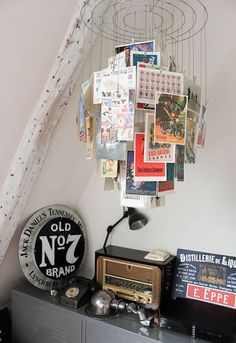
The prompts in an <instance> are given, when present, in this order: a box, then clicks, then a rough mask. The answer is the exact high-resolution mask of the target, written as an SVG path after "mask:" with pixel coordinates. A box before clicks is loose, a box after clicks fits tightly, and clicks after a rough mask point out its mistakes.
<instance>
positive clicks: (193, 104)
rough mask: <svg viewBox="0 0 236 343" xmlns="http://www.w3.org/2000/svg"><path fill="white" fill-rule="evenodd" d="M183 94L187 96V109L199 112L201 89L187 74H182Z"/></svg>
mask: <svg viewBox="0 0 236 343" xmlns="http://www.w3.org/2000/svg"><path fill="white" fill-rule="evenodd" d="M184 95H187V97H188V110H191V111H194V112H197V113H200V110H201V100H202V99H201V98H202V89H201V87H200V86H199V85H198V84H196V83H195V82H194V81H193V80H191V79H190V78H188V77H187V76H184Z"/></svg>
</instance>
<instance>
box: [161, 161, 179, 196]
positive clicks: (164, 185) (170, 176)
mask: <svg viewBox="0 0 236 343" xmlns="http://www.w3.org/2000/svg"><path fill="white" fill-rule="evenodd" d="M166 172H167V181H159V182H158V195H163V194H167V193H170V192H173V191H174V189H175V183H174V177H175V164H174V163H167V167H166Z"/></svg>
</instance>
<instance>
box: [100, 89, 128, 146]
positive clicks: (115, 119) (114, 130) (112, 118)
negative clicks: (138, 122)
mask: <svg viewBox="0 0 236 343" xmlns="http://www.w3.org/2000/svg"><path fill="white" fill-rule="evenodd" d="M132 95H133V93H132V92H129V91H128V94H127V92H125V94H122V91H119V92H118V91H117V92H116V93H115V94H113V96H112V97H110V98H108V97H107V98H103V99H102V106H101V108H102V111H101V113H102V117H101V135H102V142H106V141H109V142H112V141H133V132H134V104H133V103H132V101H130V100H129V96H131V97H132ZM131 100H132V99H131Z"/></svg>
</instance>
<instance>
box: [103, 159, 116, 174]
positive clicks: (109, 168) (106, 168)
mask: <svg viewBox="0 0 236 343" xmlns="http://www.w3.org/2000/svg"><path fill="white" fill-rule="evenodd" d="M117 168H118V161H117V160H101V176H102V177H113V178H115V177H117Z"/></svg>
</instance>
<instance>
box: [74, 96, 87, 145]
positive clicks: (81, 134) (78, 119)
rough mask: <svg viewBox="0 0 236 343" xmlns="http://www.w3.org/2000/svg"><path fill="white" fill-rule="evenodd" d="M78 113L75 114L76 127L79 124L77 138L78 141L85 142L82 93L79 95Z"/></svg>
mask: <svg viewBox="0 0 236 343" xmlns="http://www.w3.org/2000/svg"><path fill="white" fill-rule="evenodd" d="M78 113H79V115H78V116H76V123H77V127H78V126H79V138H80V142H86V126H85V115H84V100H83V94H81V95H80V96H79V112H78Z"/></svg>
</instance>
